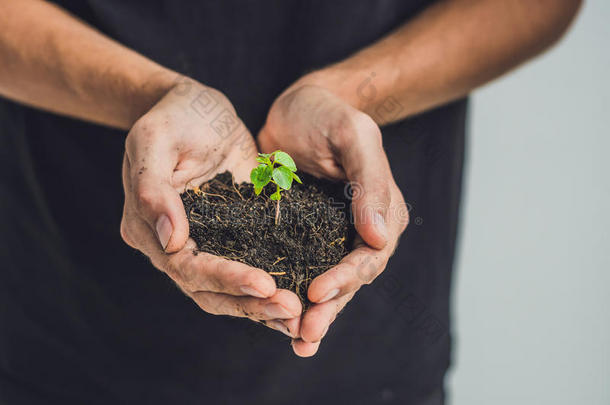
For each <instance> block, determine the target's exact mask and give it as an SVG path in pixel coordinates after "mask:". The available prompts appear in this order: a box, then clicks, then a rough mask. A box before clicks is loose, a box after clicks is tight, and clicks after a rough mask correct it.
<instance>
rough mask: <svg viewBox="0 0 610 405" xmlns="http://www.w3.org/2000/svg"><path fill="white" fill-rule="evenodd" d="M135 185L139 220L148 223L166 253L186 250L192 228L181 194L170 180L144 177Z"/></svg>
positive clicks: (142, 175)
mask: <svg viewBox="0 0 610 405" xmlns="http://www.w3.org/2000/svg"><path fill="white" fill-rule="evenodd" d="M138 177H139V178H138V179H137V181H136V182H135V184H134V188H133V190H134V196H133V197H134V200H135V204H136V211H137V212H138V214H139V216H140V217H141V218H142V219H144V221H146V223H148V225H149V226H150V228H151V229H152V231H153V232H154V233H155V235H156V236H157V240H158V241H159V245H160V246H161V248H162V249H163V250H164V251H165V252H166V253H174V252H177V251H179V250H180V249H182V248H183V247H184V245H185V244H186V241H187V239H188V237H189V225H188V221H187V218H186V213H185V211H184V205H183V204H182V199H181V198H180V195H179V193H178V192H177V191H176V190H175V189H174V188H173V187H172V186H171V184H170V183H169V181H168V180H162V179H160V178H158V177H156V176H154V175H152V174H151V175H144V174H141V175H139V176H138Z"/></svg>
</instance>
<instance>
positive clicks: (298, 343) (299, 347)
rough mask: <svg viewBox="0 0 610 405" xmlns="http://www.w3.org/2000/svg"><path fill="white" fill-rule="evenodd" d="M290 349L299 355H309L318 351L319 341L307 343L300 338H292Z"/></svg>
mask: <svg viewBox="0 0 610 405" xmlns="http://www.w3.org/2000/svg"><path fill="white" fill-rule="evenodd" d="M291 344H292V350H293V351H294V353H295V354H296V355H297V356H299V357H311V356H313V355H314V354H316V353H317V352H318V348H319V347H320V342H315V343H308V342H304V341H303V340H301V339H294V340H293V341H292V343H291Z"/></svg>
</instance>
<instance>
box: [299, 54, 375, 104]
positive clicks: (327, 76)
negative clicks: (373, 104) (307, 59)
mask: <svg viewBox="0 0 610 405" xmlns="http://www.w3.org/2000/svg"><path fill="white" fill-rule="evenodd" d="M365 79H366V76H365V75H364V74H362V73H360V72H355V71H351V70H349V69H345V68H343V67H341V66H340V65H333V66H329V67H327V68H324V69H320V70H316V71H313V72H311V73H308V74H307V75H305V76H303V77H302V78H300V79H299V80H297V81H296V82H295V83H294V84H293V85H292V86H291V88H297V87H301V86H305V85H312V86H318V87H322V88H324V89H326V90H328V91H330V92H331V93H333V94H334V95H335V96H337V97H339V98H340V99H342V100H343V101H344V102H346V103H347V104H349V105H351V106H352V107H354V108H356V109H358V110H361V111H365V110H366V109H367V108H368V107H369V103H370V101H372V100H371V99H370V98H366V97H362V96H361V92H360V91H359V87H360V83H361V82H363V81H364V80H365Z"/></svg>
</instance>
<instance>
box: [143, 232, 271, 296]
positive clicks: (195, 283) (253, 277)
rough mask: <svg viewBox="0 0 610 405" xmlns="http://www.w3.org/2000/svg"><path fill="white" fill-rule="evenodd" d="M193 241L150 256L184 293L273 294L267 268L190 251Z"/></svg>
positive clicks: (192, 247) (193, 248)
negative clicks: (172, 249) (167, 251)
mask: <svg viewBox="0 0 610 405" xmlns="http://www.w3.org/2000/svg"><path fill="white" fill-rule="evenodd" d="M195 249H196V244H195V242H194V241H193V240H192V239H189V240H188V241H187V243H186V245H185V249H183V250H181V251H179V252H177V253H174V254H171V255H168V256H165V255H162V254H161V255H160V257H157V256H156V255H155V256H154V257H151V259H152V260H153V264H155V265H157V262H160V263H158V264H159V266H158V267H159V268H161V269H163V270H165V272H166V273H167V274H168V275H169V276H170V277H171V278H172V279H173V280H174V281H175V282H176V283H177V284H178V285H179V286H180V287H181V288H182V289H183V290H185V291H186V292H187V293H192V292H198V291H209V292H215V293H223V294H230V295H235V296H243V295H249V296H252V297H257V298H267V297H271V296H273V295H274V294H276V291H277V289H276V285H275V281H274V280H273V277H271V276H270V275H269V274H268V273H267V272H266V271H264V270H261V269H257V268H255V267H252V266H248V265H247V264H244V263H240V262H236V261H233V260H227V259H224V258H221V257H218V256H214V255H212V254H209V253H205V252H198V253H197V255H195V254H193V251H194V250H195Z"/></svg>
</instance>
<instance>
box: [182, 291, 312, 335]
mask: <svg viewBox="0 0 610 405" xmlns="http://www.w3.org/2000/svg"><path fill="white" fill-rule="evenodd" d="M190 296H191V297H192V298H193V300H194V301H195V302H196V303H197V305H199V307H200V308H201V309H203V310H204V311H206V312H208V313H210V314H213V315H230V316H236V317H242V318H250V319H252V320H256V321H260V320H276V319H286V320H288V319H293V318H295V317H298V316H299V315H301V302H300V301H299V298H298V297H297V296H296V295H295V294H294V293H292V292H290V291H288V290H278V291H277V293H276V294H275V295H274V296H272V297H270V298H265V299H261V298H254V297H235V296H232V295H227V294H219V293H213V292H207V291H200V292H195V293H192V294H190ZM286 329H287V330H288V327H286Z"/></svg>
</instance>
